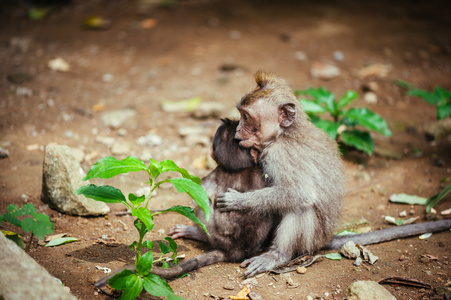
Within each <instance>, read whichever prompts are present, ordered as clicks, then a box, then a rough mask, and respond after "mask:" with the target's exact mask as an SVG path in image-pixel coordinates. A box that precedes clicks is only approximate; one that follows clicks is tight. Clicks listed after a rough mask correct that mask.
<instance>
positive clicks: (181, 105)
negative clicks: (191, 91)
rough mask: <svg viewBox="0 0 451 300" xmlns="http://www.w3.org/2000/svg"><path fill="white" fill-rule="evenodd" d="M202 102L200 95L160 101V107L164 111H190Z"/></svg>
mask: <svg viewBox="0 0 451 300" xmlns="http://www.w3.org/2000/svg"><path fill="white" fill-rule="evenodd" d="M201 102H202V98H201V97H194V98H190V99H186V100H181V101H162V102H161V108H162V109H163V110H164V111H166V112H191V111H193V110H194V109H195V108H196V107H198V106H199V104H200V103H201Z"/></svg>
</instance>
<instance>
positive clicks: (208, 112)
mask: <svg viewBox="0 0 451 300" xmlns="http://www.w3.org/2000/svg"><path fill="white" fill-rule="evenodd" d="M224 109H225V105H224V104H222V103H218V102H202V103H200V104H199V106H197V107H196V108H195V109H194V110H193V112H192V113H191V115H192V116H193V117H194V118H196V119H206V118H218V117H219V116H220V115H221V114H222V113H223V111H224Z"/></svg>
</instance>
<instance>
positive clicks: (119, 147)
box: [111, 141, 132, 155]
mask: <svg viewBox="0 0 451 300" xmlns="http://www.w3.org/2000/svg"><path fill="white" fill-rule="evenodd" d="M131 150H132V145H131V144H130V143H129V142H126V141H116V142H114V144H113V146H112V147H111V153H112V154H114V155H124V154H129V153H130V151H131Z"/></svg>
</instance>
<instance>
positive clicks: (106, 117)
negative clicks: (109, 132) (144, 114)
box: [101, 108, 136, 128]
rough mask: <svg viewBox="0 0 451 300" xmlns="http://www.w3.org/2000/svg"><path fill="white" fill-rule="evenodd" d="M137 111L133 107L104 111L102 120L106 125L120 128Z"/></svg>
mask: <svg viewBox="0 0 451 300" xmlns="http://www.w3.org/2000/svg"><path fill="white" fill-rule="evenodd" d="M135 115H136V111H135V110H134V109H131V108H126V109H120V110H112V111H107V112H104V113H102V116H101V120H102V123H103V124H104V125H105V126H109V127H112V128H119V127H121V126H122V124H123V123H124V122H125V121H127V120H128V119H130V118H132V117H134V116H135Z"/></svg>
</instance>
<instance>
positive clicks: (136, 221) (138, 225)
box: [133, 219, 153, 236]
mask: <svg viewBox="0 0 451 300" xmlns="http://www.w3.org/2000/svg"><path fill="white" fill-rule="evenodd" d="M133 225H135V228H136V229H137V230H138V232H139V233H140V234H141V229H142V227H143V226H144V231H143V232H142V236H144V235H145V234H146V233H147V232H149V229H148V228H147V226H146V225H144V224H143V222H141V220H140V219H136V220H135V221H134V222H133ZM152 227H153V226H152Z"/></svg>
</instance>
